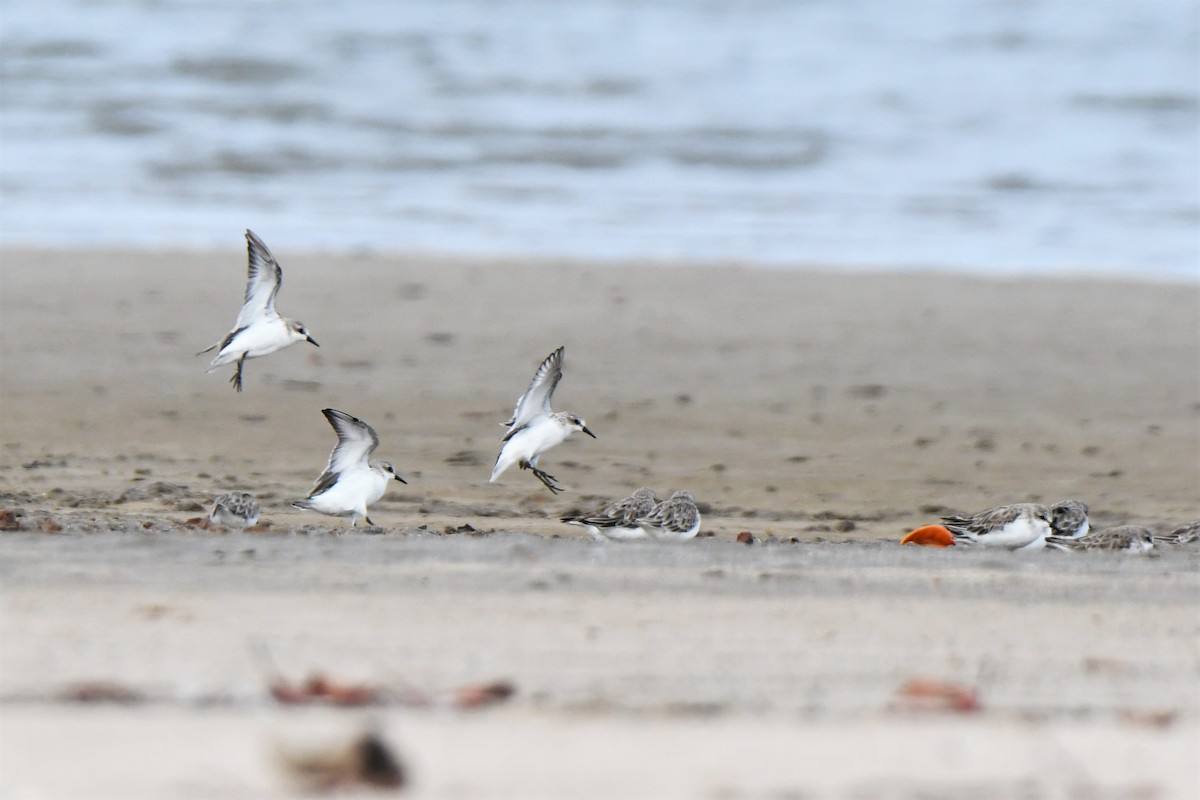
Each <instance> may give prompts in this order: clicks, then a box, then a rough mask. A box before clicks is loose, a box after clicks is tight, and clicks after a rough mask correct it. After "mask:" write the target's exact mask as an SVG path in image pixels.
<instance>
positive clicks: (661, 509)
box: [637, 491, 700, 542]
mask: <svg viewBox="0 0 1200 800" xmlns="http://www.w3.org/2000/svg"><path fill="white" fill-rule="evenodd" d="M637 522H638V524H639V525H640V526H641V527H642V529H643V530H645V531H646V532H647V533H649V534H650V535H651V536H653V537H654V538H655V539H674V540H676V541H680V542H682V541H686V540H688V539H694V538H695V537H696V534H697V533H699V532H700V509H698V508H696V501H695V500H694V499H693V498H692V494H691V492H685V491H678V492H676V493H675V494H673V495H671V496H670V497H668V498H667V499H666V500H663V501H662V502H661V503H659V504H658V505H656V506H655V507H654V510H653V511H651V512H650V513H649V514H647V515H646V516H644V517H641V518H639V519H638V521H637Z"/></svg>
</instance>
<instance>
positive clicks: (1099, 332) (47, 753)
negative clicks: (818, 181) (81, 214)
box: [0, 244, 1200, 798]
mask: <svg viewBox="0 0 1200 800" xmlns="http://www.w3.org/2000/svg"><path fill="white" fill-rule="evenodd" d="M275 250H276V255H277V256H279V257H280V259H281V260H282V263H283V265H284V269H285V284H284V288H283V291H282V293H281V296H280V300H279V307H280V310H281V311H282V312H283V313H284V314H286V315H289V316H294V317H298V318H299V319H302V320H303V321H304V322H305V323H306V324H307V325H308V326H309V328H310V330H311V331H312V332H313V335H314V337H315V338H316V339H317V340H318V341H319V342H320V343H321V347H320V349H316V348H312V347H309V346H307V345H305V346H299V345H298V346H295V347H293V348H291V349H289V350H287V351H284V352H282V353H278V354H275V355H273V356H271V357H269V358H267V359H261V360H256V361H252V362H249V363H248V364H247V368H246V391H245V393H243V394H242V395H237V394H235V393H234V392H233V391H232V390H231V388H230V387H229V386H228V385H227V384H226V383H225V381H226V379H227V378H228V376H229V374H230V373H231V371H232V370H231V369H229V368H222V369H221V370H219V371H218V372H216V373H213V374H209V375H206V374H204V367H205V365H206V363H207V362H206V359H205V358H204V357H199V358H197V357H194V356H193V355H192V354H193V353H194V352H196V351H198V350H200V349H202V348H203V347H205V346H207V345H208V344H210V343H211V342H213V341H215V340H217V339H218V338H219V337H221V336H222V335H223V333H224V332H225V330H226V326H227V325H228V324H229V323H230V322H231V321H232V318H233V316H234V314H235V313H236V306H237V302H238V300H239V298H240V295H241V291H242V285H241V280H242V276H243V274H244V266H243V264H244V260H243V256H242V254H241V253H240V252H235V251H232V250H231V251H228V252H223V253H134V252H95V251H86V252H44V251H28V250H14V249H8V250H5V251H3V253H0V256H2V267H0V313H2V315H3V316H2V317H0V319H2V323H0V325H2V327H0V336H2V339H0V359H2V360H0V376H2V383H3V386H2V390H0V403H2V409H0V410H2V412H3V413H2V417H0V418H2V420H3V422H2V427H0V476H2V480H0V490H2V491H0V507H2V508H6V509H9V510H12V511H14V512H15V513H17V514H18V515H19V516H18V517H17V521H18V522H19V523H20V524H21V526H22V528H23V530H21V531H13V532H7V533H3V534H0V537H3V538H0V569H2V572H0V577H2V579H3V585H2V594H0V601H2V604H3V605H2V607H0V631H2V641H3V651H2V653H0V708H2V709H3V713H2V718H0V797H10V796H11V797H22V798H23V797H48V798H75V797H106V798H107V797H113V798H126V797H146V798H175V797H178V798H196V797H286V796H291V793H292V791H293V790H292V789H291V788H290V787H289V784H288V783H287V782H286V781H285V779H284V777H283V776H282V774H281V772H280V771H279V770H278V768H277V764H276V758H275V757H274V756H275V751H276V750H277V749H278V748H280V747H283V748H285V749H286V748H297V747H304V746H313V745H314V743H320V742H323V741H332V740H335V739H336V738H337V737H338V736H340V735H348V734H347V732H352V731H355V730H357V729H359V727H360V726H362V725H363V724H364V722H363V719H364V718H363V716H361V714H362V712H356V711H349V710H337V709H307V710H298V709H294V708H281V707H278V706H276V705H274V704H273V702H272V701H270V699H269V698H268V696H267V694H266V690H265V682H266V679H267V672H268V667H266V666H265V664H264V662H263V659H262V658H261V657H260V656H256V653H258V652H259V650H258V645H259V643H261V644H262V645H265V646H266V647H267V648H269V651H270V653H271V654H272V657H273V660H274V662H275V664H276V666H277V668H278V669H279V670H281V671H282V672H284V673H285V674H286V675H287V676H288V677H290V678H293V679H296V680H299V679H301V678H303V677H304V676H305V675H306V674H309V673H312V672H317V671H320V672H325V673H327V674H329V675H331V676H335V677H337V678H338V679H341V680H346V681H369V682H373V683H377V684H382V685H385V686H388V687H397V686H402V685H406V684H412V685H416V686H419V687H423V688H425V689H428V690H430V691H439V690H445V689H449V688H452V687H455V686H460V685H463V684H470V683H475V682H480V681H488V680H494V679H506V680H510V681H512V682H513V683H514V684H515V686H516V687H517V694H516V696H515V697H514V698H513V699H512V700H511V701H509V702H508V703H507V704H504V705H501V706H499V707H497V708H494V709H489V710H484V711H476V712H455V711H452V710H447V709H410V708H403V707H398V706H394V705H393V706H388V707H384V708H380V709H376V710H374V711H373V712H371V717H370V718H371V719H372V720H373V721H374V724H376V725H377V726H379V727H380V728H381V729H382V730H383V732H384V733H385V734H386V735H387V737H388V738H389V740H391V741H392V742H393V743H394V744H395V745H396V746H397V748H398V749H399V750H400V752H401V753H402V755H403V757H404V759H405V760H406V762H407V763H408V765H409V766H410V768H411V773H412V781H413V782H412V787H411V790H410V793H411V795H412V796H415V797H459V798H468V797H470V798H473V797H539V798H540V797H545V798H559V797H580V798H590V797H704V798H820V797H839V798H840V797H847V798H875V797H879V798H888V797H913V798H917V797H920V798H1007V797H1022V798H1042V797H1047V798H1049V797H1073V798H1074V797H1087V798H1092V797H1095V798H1175V797H1178V798H1192V797H1196V796H1200V766H1198V764H1200V758H1198V757H1197V756H1196V753H1198V752H1200V574H1198V573H1200V548H1196V549H1177V550H1172V551H1167V552H1163V553H1161V554H1160V555H1159V556H1158V557H1156V558H1135V557H1127V556H1119V555H1095V556H1084V555H1069V554H1060V553H1042V554H1036V555H1030V556H1020V555H1012V554H1007V553H978V552H968V551H965V550H962V549H956V550H946V551H940V550H912V549H907V548H900V547H898V546H897V545H896V542H897V541H898V539H899V538H900V536H902V535H903V533H904V532H905V531H906V530H908V529H910V528H912V527H914V526H916V525H918V524H922V523H924V522H927V521H930V520H931V519H933V518H934V517H936V515H937V514H938V513H943V512H948V511H951V510H955V511H975V510H979V509H982V508H986V507H989V506H992V505H996V504H999V503H1003V502H1015V501H1027V500H1028V501H1044V502H1053V501H1055V500H1059V499H1062V498H1067V497H1078V498H1081V499H1084V500H1086V501H1087V502H1088V503H1089V504H1090V505H1091V507H1092V509H1093V512H1094V520H1095V522H1096V524H1097V525H1098V526H1101V527H1104V526H1107V525H1111V524H1117V523H1123V522H1135V523H1139V524H1146V525H1149V526H1150V527H1152V528H1155V529H1164V528H1168V527H1171V526H1173V525H1176V524H1179V523H1182V522H1187V521H1191V520H1194V519H1196V518H1197V517H1200V500H1198V499H1197V498H1198V495H1200V491H1198V489H1200V402H1198V401H1200V293H1198V291H1197V288H1196V287H1195V286H1181V285H1171V284H1149V283H1147V284H1138V283H1126V282H1117V281H1101V280H1090V281H1089V280H1076V279H1057V280H1039V281H1035V280H1023V279H1022V280H1015V279H1014V280H984V279H973V278H966V277H952V276H938V275H917V274H895V275H888V274H866V273H864V274H852V275H846V274H833V273H828V274H827V273H822V272H819V271H805V272H782V271H769V270H757V269H741V268H737V267H711V268H695V267H687V266H684V265H679V266H662V265H637V264H629V265H611V264H604V265H598V264H586V263H540V264H529V263H502V262H482V261H481V262H466V261H451V260H446V259H438V258H432V257H383V256H371V255H364V256H358V257H353V258H351V257H348V256H344V255H341V256H330V255H321V254H296V253H289V252H288V251H287V249H286V247H285V246H284V245H283V244H275ZM334 276H336V285H335V283H334ZM560 344H562V345H566V348H567V362H566V376H565V378H564V380H563V382H562V384H561V386H560V388H559V391H558V394H557V396H556V398H555V400H556V406H557V407H558V408H560V409H564V410H571V411H574V412H576V413H578V414H581V415H582V416H584V417H586V418H587V421H588V425H589V427H591V428H592V429H593V430H594V431H595V432H596V433H597V435H598V436H599V438H598V439H596V440H592V439H588V438H587V437H576V438H574V439H572V440H571V441H570V442H568V443H566V444H564V445H562V446H560V447H559V448H557V449H555V450H552V451H551V452H550V453H548V454H547V455H546V456H545V457H544V458H543V464H542V465H543V467H544V468H546V469H548V470H549V471H550V472H552V473H553V474H555V475H556V476H557V477H558V478H559V479H560V481H561V482H562V483H563V484H564V486H566V487H567V491H566V492H565V493H563V494H562V495H560V496H557V497H554V496H551V495H550V494H549V492H547V491H545V490H544V489H542V487H541V486H540V484H538V483H537V482H536V481H535V480H534V479H533V478H532V476H530V475H528V474H526V473H521V472H518V471H512V472H510V473H507V474H505V475H504V477H503V478H502V479H501V481H500V482H499V483H498V484H494V485H489V484H488V483H487V476H488V472H489V468H490V466H491V462H492V460H493V459H494V458H495V454H496V451H497V448H498V443H499V442H498V440H499V436H500V434H501V433H502V429H501V428H499V427H498V426H497V425H496V423H498V422H500V421H502V420H504V419H505V418H506V415H507V414H508V413H509V411H511V407H512V401H513V400H514V399H515V398H516V396H517V395H518V394H519V393H520V392H521V391H522V390H523V389H524V388H525V386H526V384H527V382H528V380H529V377H530V375H531V374H532V371H533V369H534V367H535V366H536V365H537V363H538V361H539V360H540V359H541V358H542V357H544V356H545V355H546V354H547V353H549V352H550V351H551V350H552V349H553V348H555V347H557V346H558V345H560ZM325 406H333V407H336V408H341V409H344V410H346V411H349V412H350V413H353V414H355V415H358V416H361V417H363V418H365V419H367V420H369V421H370V422H372V423H373V424H374V425H375V427H376V429H377V430H378V432H379V434H380V437H381V439H382V442H383V444H382V446H381V447H380V450H379V452H378V456H379V457H382V458H386V459H388V460H390V461H392V462H394V463H395V464H396V466H397V468H398V469H399V470H400V471H401V472H402V473H403V474H405V476H406V477H407V478H408V479H409V481H410V485H409V486H407V487H404V486H400V485H399V484H395V485H394V487H393V488H392V489H390V490H389V493H388V495H387V496H386V497H385V498H384V499H383V500H382V501H380V502H379V503H378V504H376V505H375V506H374V507H373V509H372V516H373V518H374V519H375V521H376V522H378V523H381V524H382V526H383V528H384V530H383V532H382V533H381V534H380V533H376V534H368V533H363V532H355V533H352V534H349V535H333V534H335V533H337V534H340V533H342V532H343V530H344V523H343V522H341V521H339V520H333V519H327V518H322V517H320V516H318V515H314V514H310V513H305V512H300V511H297V510H295V509H291V508H289V507H288V503H289V501H290V500H291V499H294V498H296V497H300V496H302V495H303V494H304V493H305V492H306V491H307V489H308V487H309V485H310V483H311V481H312V480H313V478H315V477H316V475H317V473H318V472H319V471H320V469H321V468H322V466H323V465H324V462H325V459H326V458H327V456H328V451H329V448H330V446H331V445H332V443H333V435H332V432H331V431H330V429H329V428H328V426H327V424H326V423H325V421H324V419H323V418H322V417H321V415H320V413H319V411H320V409H321V408H323V407H325ZM642 484H646V485H650V486H652V487H653V488H655V489H656V490H658V491H659V492H660V494H661V493H668V492H670V491H671V490H673V489H676V488H684V487H686V488H689V489H691V490H692V492H693V493H694V494H695V495H696V497H697V499H698V500H699V501H700V502H701V504H702V508H703V509H704V511H705V524H704V529H703V533H704V534H705V535H704V536H703V538H700V539H697V540H696V541H693V542H690V543H687V544H683V545H675V546H670V545H667V544H655V543H633V544H629V545H604V544H597V543H593V542H590V541H588V540H586V539H585V538H583V537H581V536H580V535H579V533H578V532H577V531H576V530H574V529H571V528H568V527H566V526H563V525H561V524H560V523H558V522H557V518H558V517H559V516H560V515H562V514H563V513H566V512H570V511H572V510H576V509H583V508H589V507H591V506H593V505H595V504H597V503H599V502H603V501H604V500H607V499H609V498H612V497H614V496H617V495H623V494H626V493H628V491H629V490H630V489H632V488H634V487H636V486H639V485H642ZM233 489H247V490H251V491H254V492H255V493H256V494H257V495H258V496H259V498H260V499H261V500H262V501H263V505H264V515H263V516H264V518H265V520H266V521H267V522H269V523H270V525H269V527H268V528H266V530H264V531H261V532H257V533H237V534H235V533H223V532H219V531H210V530H203V529H198V528H195V527H188V526H186V525H185V524H184V523H185V520H187V519H188V518H190V517H195V516H199V515H201V514H202V513H203V512H204V511H205V510H206V506H207V504H208V502H209V501H210V499H211V497H212V496H213V495H214V494H216V493H217V492H220V491H228V490H233ZM463 525H470V526H472V527H473V528H475V529H476V530H477V532H478V533H474V534H472V533H455V534H448V533H446V531H447V530H455V529H458V528H460V526H463ZM60 527H61V530H58V529H59V528H60ZM741 531H749V532H751V533H752V534H753V535H754V536H755V537H756V539H757V540H758V541H757V543H756V544H754V545H751V546H746V545H741V544H737V543H735V542H734V539H735V537H736V536H737V534H738V533H739V532H741ZM793 540H794V541H793ZM913 678H930V679H935V680H941V681H950V682H953V683H956V684H961V685H963V686H965V687H967V688H969V689H972V690H974V691H976V692H977V694H978V698H979V703H980V705H981V709H980V710H979V711H977V712H974V713H962V714H959V713H952V712H937V711H924V712H921V711H914V710H912V709H906V708H903V707H902V706H903V702H902V700H898V698H897V690H898V687H900V686H901V685H903V684H904V683H905V682H906V681H908V680H910V679H913ZM88 681H109V682H114V683H116V684H119V685H120V686H123V687H126V688H129V689H131V690H133V691H135V692H137V693H138V695H139V696H140V698H141V702H138V703H134V704H130V705H115V704H99V705H83V704H79V703H73V702H69V701H66V700H64V699H63V695H62V693H63V691H64V690H65V689H69V688H70V687H72V686H76V685H78V684H80V683H83V682H88Z"/></svg>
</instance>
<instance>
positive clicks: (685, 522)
mask: <svg viewBox="0 0 1200 800" xmlns="http://www.w3.org/2000/svg"><path fill="white" fill-rule="evenodd" d="M246 244H247V251H248V254H249V266H248V278H247V282H246V296H245V299H244V301H243V304H242V308H241V311H239V312H238V316H237V320H236V321H235V322H234V325H233V329H232V330H231V331H230V332H229V333H228V334H227V335H226V336H225V338H224V339H222V340H221V341H220V342H218V343H217V344H214V345H213V346H212V347H209V348H208V349H206V350H203V351H202V352H203V353H208V352H212V351H213V350H216V351H217V353H216V356H215V357H214V358H213V360H212V363H211V364H209V367H208V370H207V371H208V372H212V371H213V370H214V369H217V368H218V367H221V366H225V365H227V364H236V369H235V371H234V374H233V377H232V379H231V381H230V382H231V383H232V384H233V386H234V388H235V389H236V390H237V391H239V392H240V391H242V379H243V368H244V366H245V363H246V361H247V359H251V358H260V357H262V356H265V355H269V354H270V353H274V352H275V351H277V350H281V349H283V348H285V347H287V346H289V345H292V344H295V343H297V342H308V343H310V344H312V345H314V346H318V347H319V346H320V345H318V344H317V342H316V340H314V339H313V338H312V336H311V335H310V334H309V332H308V329H307V328H305V327H304V324H303V323H301V322H297V321H295V320H290V319H285V318H284V317H281V316H280V315H279V313H278V312H277V311H276V310H275V298H276V297H277V296H278V295H279V287H280V286H281V285H282V283H283V270H282V269H281V268H280V266H279V262H278V261H276V260H275V257H274V256H273V255H272V254H271V251H270V250H269V249H268V248H267V245H266V243H264V242H263V240H262V239H260V238H259V237H258V236H257V235H256V234H255V233H254V232H253V231H250V230H247V231H246ZM562 375H563V348H562V347H559V348H558V349H557V350H555V351H554V352H553V353H551V354H550V355H548V356H547V357H546V358H545V359H544V360H543V361H542V363H541V364H540V365H539V366H538V368H537V371H536V372H535V373H534V375H533V380H532V381H530V383H529V388H527V389H526V390H525V392H524V393H523V394H522V395H521V396H520V397H519V398H517V404H516V407H515V408H514V409H513V413H512V416H511V417H510V418H509V420H508V421H507V422H505V423H502V424H503V425H504V426H506V427H507V428H508V431H507V432H506V433H505V435H504V437H503V438H502V439H501V448H500V453H499V455H498V456H497V457H496V463H495V466H494V467H493V468H492V473H491V477H490V478H489V482H490V483H495V482H496V480H497V479H498V478H499V477H500V476H501V475H502V474H503V473H504V472H505V471H506V470H507V469H508V468H509V467H511V466H513V465H514V464H515V465H516V466H518V467H519V468H520V469H522V470H529V471H530V472H531V473H532V474H533V475H534V477H536V478H537V479H538V480H539V481H541V482H542V484H543V485H544V486H545V487H546V488H547V489H549V490H550V491H551V492H552V493H554V494H557V493H559V492H561V491H562V487H561V486H559V484H558V481H557V480H556V479H555V477H554V476H553V475H550V474H549V473H547V472H546V471H544V470H542V469H541V468H540V467H539V466H538V459H539V458H540V457H541V455H542V454H543V453H545V452H546V451H547V450H549V449H550V448H552V447H554V446H555V445H558V444H561V443H562V442H564V441H566V440H567V439H568V438H569V437H570V436H571V435H572V434H574V433H575V432H576V431H582V432H583V433H586V434H587V435H588V436H591V437H593V438H595V436H596V435H595V434H594V433H592V432H591V431H590V430H589V429H588V427H587V423H586V422H585V421H584V420H583V418H582V417H580V416H578V415H576V414H572V413H569V412H565V411H554V410H553V409H552V408H551V407H550V398H551V397H552V396H553V395H554V390H555V389H556V388H557V387H558V384H559V382H560V381H561V380H562ZM321 413H322V414H324V415H325V418H326V419H327V420H329V424H330V425H331V426H333V430H334V432H335V433H336V434H337V444H336V445H335V446H334V448H333V452H332V453H330V456H329V463H328V465H327V466H326V467H325V470H324V471H323V472H322V473H321V474H320V476H319V477H318V478H317V480H316V482H315V483H314V484H313V487H312V490H311V491H310V492H309V493H308V496H307V497H305V498H303V499H301V500H297V501H296V502H294V503H292V505H293V506H295V507H296V508H300V509H305V510H308V511H316V512H318V513H321V514H328V515H330V516H336V517H349V518H350V526H351V527H354V526H355V525H356V524H357V522H358V519H359V518H362V519H363V520H364V521H365V522H366V523H367V524H368V525H373V524H374V523H373V522H371V518H370V517H369V516H367V508H368V506H370V505H371V504H372V503H374V502H376V501H377V500H379V498H381V497H383V494H384V492H385V491H387V487H388V485H389V483H390V482H391V481H393V480H396V481H400V482H401V483H407V481H405V480H404V477H403V476H401V475H400V474H399V473H398V472H396V469H395V467H393V466H392V464H390V463H389V462H387V461H372V460H370V458H371V454H372V453H373V452H374V451H375V449H376V448H377V447H378V446H379V436H378V434H376V433H375V429H374V428H372V427H371V426H370V425H368V424H367V423H366V422H364V421H363V420H361V419H358V418H357V417H354V416H351V415H350V414H347V413H346V412H344V411H338V410H337V409H333V408H326V409H323V410H322V411H321ZM258 516H259V505H258V502H257V501H256V500H255V499H254V496H253V495H252V494H250V493H248V492H240V493H233V494H224V495H221V496H220V497H218V498H217V499H216V502H215V503H214V506H213V509H212V512H211V514H210V515H209V519H210V521H212V522H214V523H219V524H222V525H230V526H252V525H254V524H256V523H257V522H258ZM562 521H563V522H565V523H567V524H571V525H578V526H582V527H583V528H585V529H586V530H587V531H588V533H589V534H591V536H592V537H594V538H597V539H605V540H618V541H619V540H627V539H644V538H655V539H668V540H677V541H685V540H688V539H692V538H694V537H695V536H696V534H697V533H698V532H699V530H700V511H699V509H698V508H697V507H696V501H695V499H694V498H693V497H692V495H691V494H690V493H689V492H686V491H678V492H675V493H674V494H672V495H671V496H670V497H668V498H667V499H665V500H661V501H660V500H658V498H657V497H655V494H654V492H653V491H652V490H651V489H648V488H645V487H643V488H640V489H638V490H637V491H635V492H634V493H633V494H631V495H630V496H629V497H626V498H623V499H620V500H617V501H615V502H613V503H610V504H609V505H607V506H605V507H603V508H600V509H598V510H596V511H595V512H594V513H591V514H584V515H581V516H570V517H563V518H562ZM931 529H936V533H935V534H934V535H932V536H929V535H922V536H916V534H919V533H921V532H926V531H929V530H931ZM1198 538H1200V521H1198V522H1195V523H1192V524H1191V525H1186V526H1183V527H1181V528H1178V529H1176V530H1174V531H1171V532H1170V533H1168V534H1165V535H1162V536H1159V535H1156V534H1154V533H1153V532H1152V531H1150V530H1149V529H1148V528H1144V527H1141V526H1137V525H1122V526H1120V527H1116V528H1111V529H1108V530H1092V529H1091V527H1090V524H1089V521H1088V506H1087V504H1085V503H1084V502H1082V501H1080V500H1065V501H1063V502H1061V503H1057V504H1055V505H1053V506H1045V505H1041V504H1038V503H1017V504H1013V505H1004V506H999V507H997V508H991V509H988V510H986V511H981V512H979V513H978V514H972V515H966V516H949V517H944V518H942V525H940V526H926V527H925V528H920V529H918V530H917V531H914V532H913V533H912V534H909V536H907V537H905V539H904V540H903V542H902V543H905V544H907V543H915V544H939V545H941V546H947V545H951V544H968V545H973V546H979V547H989V548H1003V549H1007V550H1041V549H1043V548H1051V549H1057V550H1097V549H1101V550H1127V551H1131V552H1146V551H1149V550H1152V549H1154V547H1155V545H1156V543H1159V544H1187V543H1189V542H1194V541H1197V539H1198Z"/></svg>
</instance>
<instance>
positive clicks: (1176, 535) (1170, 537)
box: [1154, 519, 1200, 545]
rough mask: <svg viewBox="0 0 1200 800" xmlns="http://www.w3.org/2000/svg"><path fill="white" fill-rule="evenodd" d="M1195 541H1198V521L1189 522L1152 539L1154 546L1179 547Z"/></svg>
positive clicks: (1199, 527) (1199, 534) (1199, 535)
mask: <svg viewBox="0 0 1200 800" xmlns="http://www.w3.org/2000/svg"><path fill="white" fill-rule="evenodd" d="M1196 541H1200V519H1198V520H1196V521H1195V522H1189V523H1188V524H1187V525H1180V526H1179V527H1178V528H1175V529H1174V530H1172V531H1169V532H1167V533H1163V534H1156V535H1155V537H1154V542H1155V544H1170V545H1180V544H1191V543H1192V542H1196Z"/></svg>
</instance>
